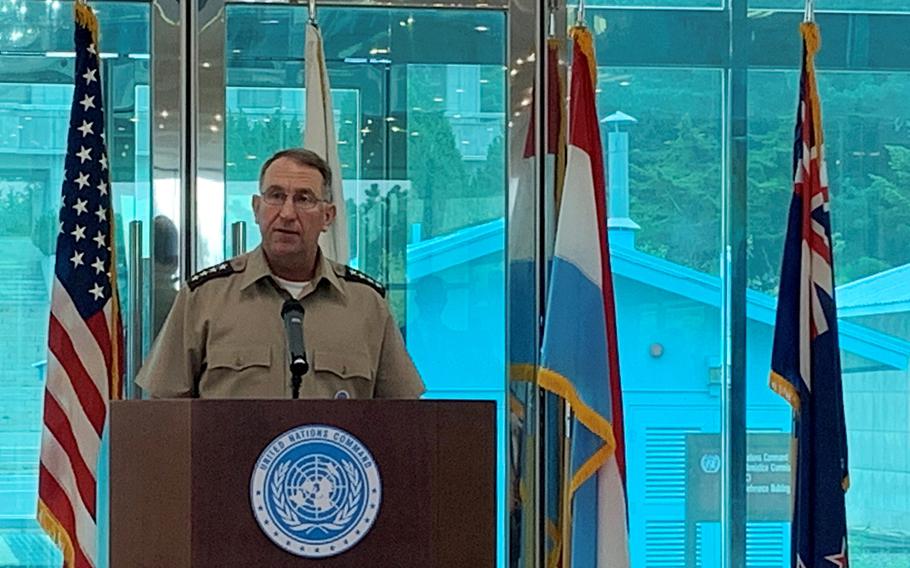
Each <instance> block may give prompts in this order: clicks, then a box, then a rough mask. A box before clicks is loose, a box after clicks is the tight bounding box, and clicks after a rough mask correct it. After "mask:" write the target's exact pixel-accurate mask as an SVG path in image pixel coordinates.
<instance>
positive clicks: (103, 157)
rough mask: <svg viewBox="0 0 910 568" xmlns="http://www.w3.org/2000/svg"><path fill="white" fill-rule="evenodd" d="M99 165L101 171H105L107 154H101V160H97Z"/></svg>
mask: <svg viewBox="0 0 910 568" xmlns="http://www.w3.org/2000/svg"><path fill="white" fill-rule="evenodd" d="M98 161H99V162H100V163H101V169H102V170H106V169H107V154H101V159H100V160H98Z"/></svg>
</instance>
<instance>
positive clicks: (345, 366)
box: [313, 351, 373, 381]
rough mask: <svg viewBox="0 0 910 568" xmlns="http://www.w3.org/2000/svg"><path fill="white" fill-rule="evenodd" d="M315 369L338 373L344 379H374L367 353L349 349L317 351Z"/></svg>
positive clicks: (314, 357)
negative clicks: (342, 351) (343, 350)
mask: <svg viewBox="0 0 910 568" xmlns="http://www.w3.org/2000/svg"><path fill="white" fill-rule="evenodd" d="M313 359H314V360H313V370H315V371H316V372H327V373H333V374H335V375H338V376H339V377H341V378H342V379H366V380H368V381H370V380H373V371H372V370H371V369H370V365H369V363H368V360H367V356H366V354H365V353H361V352H359V351H349V352H347V353H339V352H337V351H317V352H315V353H314V354H313Z"/></svg>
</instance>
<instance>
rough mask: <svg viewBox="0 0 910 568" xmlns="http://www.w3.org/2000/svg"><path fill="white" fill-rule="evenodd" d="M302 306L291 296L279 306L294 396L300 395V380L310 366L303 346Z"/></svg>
mask: <svg viewBox="0 0 910 568" xmlns="http://www.w3.org/2000/svg"><path fill="white" fill-rule="evenodd" d="M303 315H304V311H303V306H302V305H301V304H300V302H298V301H297V300H294V299H293V298H291V299H288V300H286V301H285V302H284V305H283V306H281V319H283V320H284V329H285V332H287V337H288V353H289V354H290V356H291V392H292V395H293V397H294V398H297V397H298V396H299V395H300V381H301V378H302V377H303V375H305V374H306V372H307V371H308V370H309V368H310V364H309V363H308V362H307V360H306V351H305V350H304V346H303Z"/></svg>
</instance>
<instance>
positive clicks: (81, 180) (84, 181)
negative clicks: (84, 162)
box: [76, 172, 88, 189]
mask: <svg viewBox="0 0 910 568" xmlns="http://www.w3.org/2000/svg"><path fill="white" fill-rule="evenodd" d="M76 183H78V184H79V189H82V188H83V187H85V186H87V185H88V174H84V173H82V172H79V177H78V178H76Z"/></svg>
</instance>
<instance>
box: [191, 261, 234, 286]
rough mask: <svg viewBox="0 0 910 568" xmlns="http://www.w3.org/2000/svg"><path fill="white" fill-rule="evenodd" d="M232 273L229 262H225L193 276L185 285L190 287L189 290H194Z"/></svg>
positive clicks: (232, 269)
mask: <svg viewBox="0 0 910 568" xmlns="http://www.w3.org/2000/svg"><path fill="white" fill-rule="evenodd" d="M233 273H234V267H233V266H231V263H230V262H228V261H225V262H222V263H221V264H216V265H215V266H211V267H209V268H206V269H205V270H200V271H199V272H197V273H196V274H193V276H192V277H191V278H190V279H189V281H187V285H188V286H189V287H190V290H195V289H196V288H198V287H200V286H202V285H203V284H205V283H206V282H208V281H209V280H211V279H213V278H220V277H222V276H227V275H228V274H233Z"/></svg>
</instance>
